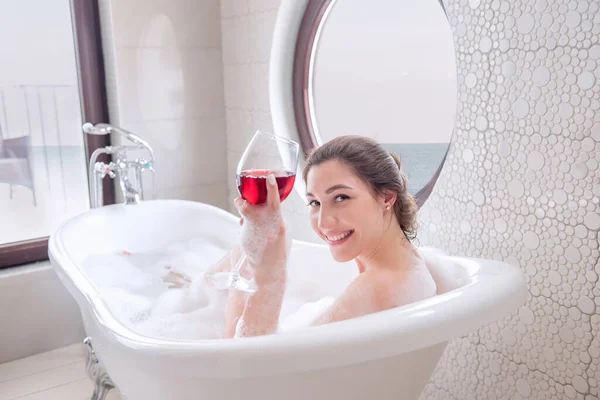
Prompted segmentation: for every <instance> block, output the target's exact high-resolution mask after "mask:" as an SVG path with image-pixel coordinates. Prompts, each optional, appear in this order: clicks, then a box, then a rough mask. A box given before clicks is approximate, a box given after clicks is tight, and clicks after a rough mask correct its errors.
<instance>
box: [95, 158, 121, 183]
mask: <svg viewBox="0 0 600 400" xmlns="http://www.w3.org/2000/svg"><path fill="white" fill-rule="evenodd" d="M116 166H117V165H116V164H115V163H114V162H112V161H111V162H110V163H109V164H106V163H103V162H97V163H96V164H95V165H94V169H95V170H96V173H97V174H98V175H99V176H100V178H101V179H104V177H105V176H106V175H108V176H109V177H111V178H114V177H115V176H116V175H115V173H114V172H113V170H114V169H115V167H116Z"/></svg>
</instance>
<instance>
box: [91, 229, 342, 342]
mask: <svg viewBox="0 0 600 400" xmlns="http://www.w3.org/2000/svg"><path fill="white" fill-rule="evenodd" d="M227 251H228V249H227V248H225V247H223V245H222V244H221V243H218V242H215V241H211V240H210V239H207V238H192V239H187V240H181V241H176V242H174V243H172V244H170V245H168V246H165V247H163V248H159V249H155V250H152V251H144V252H136V251H130V250H129V249H121V250H119V251H116V252H115V253H113V254H101V255H91V256H88V257H87V258H86V259H85V260H84V262H83V263H82V270H83V272H84V273H85V274H86V275H87V276H88V279H89V281H90V282H92V283H93V284H94V286H95V287H96V289H97V290H98V292H99V294H100V296H101V297H102V299H103V300H104V302H105V303H106V305H107V306H108V307H109V308H110V310H111V311H112V312H113V315H114V316H115V317H116V318H117V319H118V320H119V321H120V322H121V323H122V324H124V325H125V326H127V327H128V328H129V329H131V330H132V331H134V332H136V333H138V334H140V335H144V336H148V337H153V338H163V339H180V340H194V339H220V338H221V337H222V335H223V325H224V322H225V321H224V315H225V308H226V304H227V291H219V290H216V289H214V288H212V287H210V286H208V285H207V284H206V282H205V279H204V274H205V272H206V271H207V270H208V269H209V268H210V267H211V266H213V265H214V264H215V263H216V262H217V261H219V260H220V259H221V258H222V257H223V256H224V255H225V253H226V252H227ZM169 273H171V274H172V275H171V276H175V277H178V278H180V283H181V287H172V286H174V285H173V283H171V282H165V279H164V278H165V277H167V276H168V275H169ZM296 281H297V282H298V281H299V279H296ZM307 289H308V290H307ZM317 292H318V290H316V289H311V288H310V287H307V286H306V284H304V286H302V287H299V286H298V287H297V288H289V287H288V290H286V297H285V298H284V303H283V306H282V311H281V318H280V331H281V332H285V331H289V330H292V329H300V328H302V327H307V326H309V325H310V323H311V322H312V321H313V320H314V319H315V318H316V317H317V316H318V315H320V314H321V313H322V312H323V311H324V310H325V309H326V308H327V307H328V306H329V305H330V304H331V303H332V302H333V300H334V297H332V296H323V295H322V294H318V293H317Z"/></svg>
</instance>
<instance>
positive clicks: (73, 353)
mask: <svg viewBox="0 0 600 400" xmlns="http://www.w3.org/2000/svg"><path fill="white" fill-rule="evenodd" d="M84 351H85V348H84V345H83V343H82V344H74V345H71V346H67V347H63V348H60V349H56V350H52V351H49V352H47V353H41V354H36V355H34V356H31V357H27V358H22V359H20V360H15V361H11V362H8V363H4V364H0V400H14V399H19V400H89V399H90V398H91V396H92V393H93V390H94V389H93V387H94V386H93V384H92V382H91V381H90V380H89V379H88V377H87V374H86V372H85V353H84ZM120 398H121V397H120V396H119V394H118V393H117V392H116V391H114V390H111V392H110V393H109V395H108V396H107V397H106V400H119V399H120Z"/></svg>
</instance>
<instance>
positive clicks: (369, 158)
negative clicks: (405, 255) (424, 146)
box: [303, 136, 418, 240]
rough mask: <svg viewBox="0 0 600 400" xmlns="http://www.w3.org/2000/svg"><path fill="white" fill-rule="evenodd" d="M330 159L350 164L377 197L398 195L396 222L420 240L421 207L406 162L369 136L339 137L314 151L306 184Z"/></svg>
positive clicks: (406, 232)
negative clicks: (411, 187)
mask: <svg viewBox="0 0 600 400" xmlns="http://www.w3.org/2000/svg"><path fill="white" fill-rule="evenodd" d="M330 160H337V161H341V162H344V163H346V164H347V165H349V166H350V167H351V168H352V169H353V170H354V173H355V174H356V175H357V176H358V177H360V179H362V180H363V182H365V183H366V184H367V185H368V186H369V187H370V188H371V192H372V193H373V194H374V195H379V196H383V195H385V194H386V192H392V193H395V194H396V202H395V203H394V214H395V215H396V220H397V221H398V224H399V225H400V228H401V229H402V230H403V231H404V234H405V235H406V237H407V238H408V239H409V240H413V239H414V238H415V237H416V228H417V218H416V217H417V211H418V207H417V203H416V202H415V199H414V198H413V196H412V195H410V194H409V193H408V180H407V179H406V176H405V175H404V174H403V173H402V161H401V160H400V158H399V157H398V156H397V155H396V154H394V153H391V152H388V151H387V150H386V149H385V148H384V147H383V146H382V145H381V144H379V143H378V142H377V141H375V140H373V139H370V138H367V137H363V136H339V137H336V138H335V139H333V140H330V141H329V142H327V143H325V144H323V145H322V146H319V147H317V148H316V149H314V150H313V151H312V152H311V154H310V156H309V157H308V160H307V163H306V166H305V167H304V173H303V178H304V181H305V182H306V178H307V177H308V172H309V171H310V169H311V168H312V167H314V166H317V165H319V164H321V163H323V162H325V161H330Z"/></svg>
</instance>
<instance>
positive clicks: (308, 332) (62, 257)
mask: <svg viewBox="0 0 600 400" xmlns="http://www.w3.org/2000/svg"><path fill="white" fill-rule="evenodd" d="M151 202H154V203H165V205H169V204H171V205H178V206H185V207H196V208H198V209H204V210H206V211H212V212H216V213H219V214H221V215H222V216H223V218H225V219H228V220H230V221H231V222H232V223H235V224H237V223H238V217H236V216H234V215H233V214H231V213H229V212H227V211H225V210H222V209H220V208H217V207H214V206H211V205H208V204H205V203H197V202H190V201H185V200H151V201H148V202H146V203H151ZM108 207H132V206H124V205H121V204H119V205H111V206H106V207H103V208H108ZM96 210H101V209H94V210H91V211H87V212H85V213H82V214H80V215H79V216H77V217H74V218H72V219H71V220H69V221H66V222H65V223H63V224H62V225H61V226H60V227H59V228H58V229H57V230H56V231H55V232H54V233H53V234H52V235H51V237H50V241H49V250H48V253H49V257H50V260H51V262H52V265H53V267H54V269H55V270H56V271H57V274H58V275H59V277H60V279H61V281H62V282H63V284H65V286H66V287H67V288H68V289H69V291H70V292H71V294H72V296H73V297H75V299H76V301H77V302H78V304H79V307H84V306H85V307H88V308H89V309H90V310H91V312H92V313H93V315H94V317H95V319H96V322H97V323H98V324H99V325H101V326H102V327H103V329H105V330H106V331H107V332H106V333H107V334H108V335H109V336H110V337H111V338H112V339H114V340H115V341H116V342H119V343H120V344H121V345H123V346H125V347H127V348H129V349H132V350H140V351H144V352H145V353H154V354H156V355H162V356H166V355H169V354H170V355H172V356H175V357H177V356H178V355H181V354H185V356H186V357H187V356H190V354H197V355H203V357H205V358H208V359H212V360H214V361H215V362H216V361H217V360H219V362H223V361H225V360H226V359H228V358H229V359H230V361H231V362H236V363H243V362H244V360H246V361H248V362H251V360H256V359H264V360H267V359H271V360H278V359H281V358H284V359H286V358H287V359H288V362H287V363H288V364H289V358H290V357H293V358H294V361H295V362H294V369H303V368H308V369H315V368H317V367H316V365H318V366H319V367H322V368H326V367H332V366H337V365H342V364H348V363H355V362H362V361H368V360H372V359H376V358H382V357H384V356H390V355H399V354H402V353H407V352H410V351H414V350H418V349H421V348H426V347H431V346H433V345H436V344H439V343H442V342H446V341H448V340H450V339H452V338H455V337H460V336H462V335H464V334H467V333H469V332H472V331H474V330H476V329H478V328H480V327H482V326H485V325H487V324H489V323H492V322H494V321H497V320H500V319H502V318H504V317H506V316H508V315H510V314H511V313H514V312H515V311H517V309H518V307H520V306H521V305H523V304H524V302H525V300H526V298H527V294H528V291H527V287H526V283H525V279H524V275H523V273H522V272H521V270H520V269H519V268H518V267H516V266H513V265H511V264H507V263H505V262H501V261H495V260H484V259H480V258H472V257H449V258H452V259H455V260H457V261H459V262H461V263H462V262H470V263H473V267H474V268H478V269H479V270H480V272H481V273H482V274H486V275H489V277H490V278H491V277H494V279H482V277H479V278H478V279H475V281H473V282H471V283H469V284H467V285H465V286H463V287H461V288H459V289H455V290H453V291H451V292H448V293H444V294H441V295H437V296H435V297H434V298H430V299H426V300H422V301H419V302H415V303H412V304H409V305H406V306H402V307H397V308H394V309H391V310H386V311H381V312H378V313H373V314H369V315H366V316H363V317H358V318H353V319H350V320H346V321H340V322H335V323H331V324H326V325H322V326H316V327H311V328H309V329H305V330H299V331H294V332H286V333H281V334H276V335H268V336H259V337H251V338H244V339H237V340H214V339H202V340H167V339H158V338H153V337H147V336H143V335H140V334H138V333H136V332H134V331H132V330H130V329H129V328H127V327H126V326H125V325H123V324H122V323H121V322H120V321H119V320H117V319H116V317H115V316H114V315H113V313H112V312H111V310H110V309H109V308H108V307H107V305H106V304H105V303H104V301H103V300H102V298H101V296H100V295H99V294H98V293H97V292H96V290H95V288H94V286H93V285H92V284H91V282H89V281H88V280H87V279H86V278H85V276H84V275H83V273H82V271H81V270H80V269H79V268H78V266H77V265H76V264H75V263H74V262H73V261H72V260H71V258H70V257H69V255H68V252H67V250H66V248H65V247H64V243H62V242H61V241H60V236H61V231H62V229H63V228H64V227H65V226H67V225H68V224H73V223H76V221H78V220H79V219H80V218H85V216H86V215H88V214H90V213H98V212H101V211H96ZM294 243H295V244H296V245H301V246H306V247H313V246H314V247H320V246H323V245H320V244H315V243H309V242H303V241H298V240H294ZM473 300H476V301H473ZM82 301H85V303H83V304H82ZM374 327H376V329H374ZM349 348H351V349H352V351H348V349H349ZM332 354H335V355H336V357H332ZM334 358H335V359H334ZM275 364H278V365H279V367H277V366H276V365H275ZM282 365H284V364H283V363H277V362H274V363H273V365H272V367H273V371H281V366H282ZM290 368H291V367H290ZM261 372H264V373H266V372H267V371H261Z"/></svg>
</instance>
